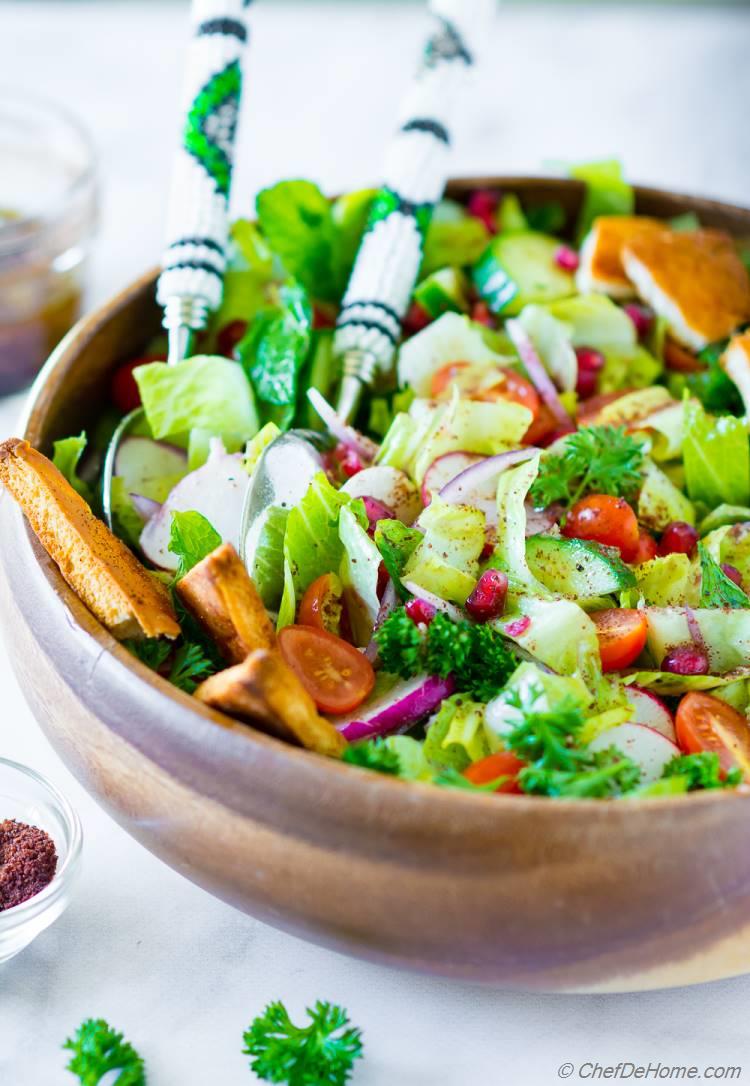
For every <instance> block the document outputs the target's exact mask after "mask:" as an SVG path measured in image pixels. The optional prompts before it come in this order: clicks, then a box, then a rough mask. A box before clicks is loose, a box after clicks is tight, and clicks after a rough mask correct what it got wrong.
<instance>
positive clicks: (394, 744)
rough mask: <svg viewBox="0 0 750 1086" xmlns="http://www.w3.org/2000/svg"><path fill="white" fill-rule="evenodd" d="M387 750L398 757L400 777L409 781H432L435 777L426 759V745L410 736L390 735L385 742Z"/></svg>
mask: <svg viewBox="0 0 750 1086" xmlns="http://www.w3.org/2000/svg"><path fill="white" fill-rule="evenodd" d="M383 744H384V746H385V748H386V750H390V751H392V752H393V753H394V754H395V755H397V757H398V775H399V777H402V778H403V779H404V780H407V781H431V780H432V779H433V777H434V776H435V774H434V772H433V770H432V767H431V766H430V763H429V762H428V761H427V759H426V758H425V754H424V743H421V742H420V741H419V740H418V739H413V738H412V737H411V736H410V735H389V736H388V738H387V739H384V740H383Z"/></svg>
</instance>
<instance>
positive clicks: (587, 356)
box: [576, 347, 606, 400]
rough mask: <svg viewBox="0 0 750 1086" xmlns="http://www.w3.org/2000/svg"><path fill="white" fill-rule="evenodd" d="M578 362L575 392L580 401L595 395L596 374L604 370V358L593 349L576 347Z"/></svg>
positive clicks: (599, 352)
mask: <svg viewBox="0 0 750 1086" xmlns="http://www.w3.org/2000/svg"><path fill="white" fill-rule="evenodd" d="M576 359H577V360H578V381H577V382H576V392H577V393H578V395H579V396H580V397H581V399H582V400H585V399H588V397H589V396H593V395H594V394H595V393H596V389H597V381H598V373H599V371H600V370H601V369H603V368H604V363H605V361H606V360H605V358H604V355H603V354H602V352H601V351H596V350H594V348H593V347H576Z"/></svg>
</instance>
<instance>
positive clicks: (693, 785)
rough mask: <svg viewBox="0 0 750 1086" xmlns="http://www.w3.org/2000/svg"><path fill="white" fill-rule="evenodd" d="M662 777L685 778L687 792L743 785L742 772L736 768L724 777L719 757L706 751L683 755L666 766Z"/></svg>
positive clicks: (712, 752)
mask: <svg viewBox="0 0 750 1086" xmlns="http://www.w3.org/2000/svg"><path fill="white" fill-rule="evenodd" d="M662 777H664V778H670V777H684V778H685V782H686V790H687V791H688V792H695V791H697V790H698V789H713V788H736V787H737V785H738V784H741V783H742V770H741V769H740V768H739V767H738V766H734V767H733V768H732V769H730V770H729V771H728V772H727V773H726V774H724V775H722V772H721V763H720V762H719V755H718V754H716V753H715V752H714V751H708V750H704V751H701V752H700V753H699V754H682V755H680V756H679V757H677V758H673V759H672V761H671V762H669V763H668V764H667V765H665V766H664V772H663V773H662Z"/></svg>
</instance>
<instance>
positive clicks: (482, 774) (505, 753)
mask: <svg viewBox="0 0 750 1086" xmlns="http://www.w3.org/2000/svg"><path fill="white" fill-rule="evenodd" d="M525 765H526V763H525V762H522V761H521V759H520V758H516V756H515V754H513V753H512V752H511V751H509V750H501V751H498V753H497V754H490V755H488V756H487V757H486V758H482V759H481V761H479V762H474V764H473V765H470V766H469V767H468V769H465V770H464V777H466V779H467V781H471V783H472V784H489V783H490V782H491V781H496V780H498V779H499V778H500V777H507V778H508V780H506V781H504V782H503V784H501V785H500V787H499V788H496V789H495V791H496V792H513V793H519V792H520V791H521V787H520V785H519V783H518V774H519V773H520V772H521V770H522V769H523V767H524V766H525Z"/></svg>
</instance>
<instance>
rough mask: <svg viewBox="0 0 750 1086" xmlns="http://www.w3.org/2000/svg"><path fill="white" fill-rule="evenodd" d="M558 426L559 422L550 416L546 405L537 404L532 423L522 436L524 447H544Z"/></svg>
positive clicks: (550, 413)
mask: <svg viewBox="0 0 750 1086" xmlns="http://www.w3.org/2000/svg"><path fill="white" fill-rule="evenodd" d="M559 426H560V423H559V421H558V420H557V419H556V418H555V416H554V415H553V414H552V412H551V411H550V409H549V408H548V407H547V405H546V403H541V402H540V404H539V411H538V412H537V415H536V417H535V418H534V421H533V422H532V423H531V425H530V426H529V428H528V430H527V431H526V433H525V434H524V435H523V443H524V445H544V444H545V443H546V442H547V441H549V440H550V439H551V437H552V435H553V434H554V433H555V431H556V430H557V429H558V427H559Z"/></svg>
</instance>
